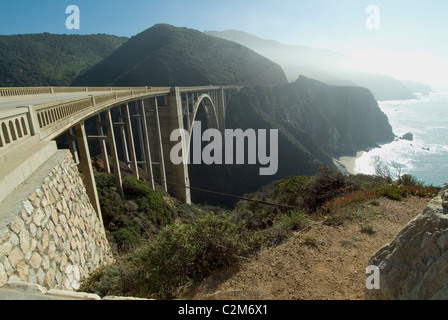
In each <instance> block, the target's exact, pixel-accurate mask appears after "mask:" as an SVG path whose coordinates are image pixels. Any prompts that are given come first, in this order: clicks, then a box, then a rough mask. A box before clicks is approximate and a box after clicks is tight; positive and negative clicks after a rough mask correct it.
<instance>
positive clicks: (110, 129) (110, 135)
mask: <svg viewBox="0 0 448 320" xmlns="http://www.w3.org/2000/svg"><path fill="white" fill-rule="evenodd" d="M104 114H105V116H106V128H107V139H108V141H109V148H110V152H111V156H112V164H113V166H114V177H115V187H116V188H117V191H118V193H119V194H120V195H121V196H122V197H123V196H124V194H123V180H122V178H121V171H120V160H119V158H118V150H117V144H116V141H115V133H114V125H113V122H112V115H111V112H110V110H106V111H105V112H104Z"/></svg>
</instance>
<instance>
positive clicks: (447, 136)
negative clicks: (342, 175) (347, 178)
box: [353, 92, 448, 186]
mask: <svg viewBox="0 0 448 320" xmlns="http://www.w3.org/2000/svg"><path fill="white" fill-rule="evenodd" d="M378 104H379V107H380V109H381V110H382V111H383V112H384V113H385V114H386V115H387V117H388V118H389V123H390V124H391V126H392V128H393V131H394V133H395V135H396V136H398V137H402V136H403V135H405V134H406V133H412V134H413V135H414V137H413V141H408V140H403V139H396V140H395V141H393V142H391V143H381V142H379V143H378V145H379V148H373V149H371V150H369V151H367V152H364V153H363V154H362V155H361V156H360V157H359V158H357V159H356V161H355V166H354V169H353V170H354V173H365V174H374V173H375V169H374V163H375V162H378V159H379V161H381V162H382V163H384V164H386V165H388V166H389V167H390V171H391V174H392V175H393V176H394V175H396V174H397V172H401V174H402V175H403V174H406V173H407V174H411V175H413V176H414V177H415V178H417V179H418V180H420V181H422V182H423V183H425V184H427V185H434V186H445V185H446V184H447V183H448V92H432V93H431V94H430V95H429V96H425V95H418V99H414V100H403V101H379V102H378ZM397 168H399V169H398V170H397Z"/></svg>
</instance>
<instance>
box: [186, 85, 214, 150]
mask: <svg viewBox="0 0 448 320" xmlns="http://www.w3.org/2000/svg"><path fill="white" fill-rule="evenodd" d="M206 102H209V103H210V108H208V106H207V104H206ZM201 105H202V108H203V110H204V112H205V115H206V118H207V126H208V127H209V128H213V127H216V129H218V130H220V129H221V128H220V127H219V121H218V116H219V115H218V110H217V109H216V106H215V103H214V102H213V99H212V98H211V97H210V95H208V94H206V93H204V94H202V95H200V96H199V97H198V99H197V101H195V102H194V105H193V114H192V117H191V120H190V123H191V127H190V128H189V130H188V133H189V135H190V139H189V141H188V150H191V149H190V146H191V141H192V135H193V130H194V122H195V120H196V119H197V117H198V112H199V110H200V108H201ZM188 107H189V106H188V102H187V108H188ZM210 109H211V110H210ZM210 113H212V114H210Z"/></svg>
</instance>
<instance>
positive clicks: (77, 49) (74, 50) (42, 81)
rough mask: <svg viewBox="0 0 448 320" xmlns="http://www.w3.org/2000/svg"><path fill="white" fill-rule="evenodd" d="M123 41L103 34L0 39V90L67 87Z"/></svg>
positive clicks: (47, 34)
mask: <svg viewBox="0 0 448 320" xmlns="http://www.w3.org/2000/svg"><path fill="white" fill-rule="evenodd" d="M126 40H127V38H125V37H117V36H113V35H106V34H92V35H59V34H50V33H36V34H20V35H8V36H3V35H0V87H40V86H69V85H70V84H71V82H72V81H73V80H74V79H75V78H76V76H78V75H79V74H80V73H82V72H83V71H85V70H86V69H89V68H91V67H92V66H93V65H95V64H96V63H98V62H99V61H101V60H102V59H104V58H105V57H107V56H108V55H109V54H111V53H112V52H113V51H114V50H115V49H116V48H118V47H119V46H121V45H122V44H123V43H124V42H125V41H126Z"/></svg>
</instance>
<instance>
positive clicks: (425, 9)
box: [0, 0, 448, 86]
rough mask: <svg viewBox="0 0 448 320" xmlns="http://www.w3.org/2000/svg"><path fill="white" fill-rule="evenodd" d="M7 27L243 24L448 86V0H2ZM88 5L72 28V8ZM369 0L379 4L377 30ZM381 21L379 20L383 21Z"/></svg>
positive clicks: (62, 29)
mask: <svg viewBox="0 0 448 320" xmlns="http://www.w3.org/2000/svg"><path fill="white" fill-rule="evenodd" d="M1 4H2V8H1V10H0V34H23V33H41V32H49V33H57V34H61V33H65V34H73V33H77V34H93V33H107V34H115V35H120V36H127V37H130V36H133V35H136V34H138V33H140V32H141V31H143V30H145V29H147V28H150V27H151V26H153V25H154V24H157V23H168V24H172V25H175V26H178V27H189V28H193V29H197V30H199V31H205V30H209V31H211V30H213V31H223V30H227V29H236V30H242V31H246V32H248V33H251V34H254V35H256V36H258V37H261V38H264V39H273V40H277V41H279V42H282V43H286V44H297V45H306V46H311V47H316V48H325V49H331V50H335V51H338V52H341V53H344V54H346V55H349V56H350V57H352V58H353V59H354V63H355V64H356V65H357V66H362V67H363V68H365V69H369V70H372V71H376V72H381V73H386V74H390V75H393V76H395V77H396V78H398V79H409V80H419V81H422V82H425V83H427V84H429V85H432V86H438V85H446V86H448V80H446V76H445V75H448V45H447V40H448V35H447V33H448V19H447V18H446V16H447V15H448V1H447V0H426V1H424V0H368V1H365V0H312V1H311V0H275V1H272V0H269V1H268V0H220V1H217V0H128V1H119V0H110V1H103V0H70V1H66V0H45V1H36V0H2V3H1ZM69 5H76V6H78V7H79V10H80V29H79V30H68V29H67V28H66V26H65V21H66V19H67V17H68V14H66V12H65V11H66V8H67V6H69ZM369 5H375V6H376V7H377V8H378V10H379V12H378V13H379V16H378V17H379V20H378V22H379V25H378V27H379V29H373V30H370V29H369V28H367V26H366V20H367V19H369V17H371V16H372V15H371V14H369V13H367V12H366V8H367V7H368V6H369ZM375 23H376V22H375Z"/></svg>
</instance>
